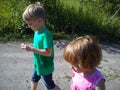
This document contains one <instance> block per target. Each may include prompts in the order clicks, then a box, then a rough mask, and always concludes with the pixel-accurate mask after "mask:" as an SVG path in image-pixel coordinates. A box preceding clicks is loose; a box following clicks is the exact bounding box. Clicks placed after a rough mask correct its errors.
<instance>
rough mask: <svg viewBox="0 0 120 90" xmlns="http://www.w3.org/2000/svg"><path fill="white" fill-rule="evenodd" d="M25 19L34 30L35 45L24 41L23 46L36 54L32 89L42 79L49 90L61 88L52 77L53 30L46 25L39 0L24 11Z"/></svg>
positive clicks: (34, 89)
mask: <svg viewBox="0 0 120 90" xmlns="http://www.w3.org/2000/svg"><path fill="white" fill-rule="evenodd" d="M23 20H24V21H25V22H26V23H27V24H28V26H29V28H31V29H32V30H33V31H34V40H33V46H30V45H27V44H24V43H22V44H21V48H23V49H25V50H27V51H31V52H33V54H34V60H33V61H34V70H33V74H32V77H31V90H36V88H37V84H38V81H39V80H40V79H41V80H42V82H43V83H44V85H45V86H46V88H47V90H60V88H59V87H58V86H56V85H55V83H54V81H53V79H52V72H53V71H54V61H53V60H54V48H53V38H52V34H51V32H50V31H49V30H48V28H47V27H46V26H45V10H44V8H43V7H42V6H41V5H40V3H39V2H37V3H35V4H30V5H29V6H28V7H27V8H26V9H25V11H24V13H23Z"/></svg>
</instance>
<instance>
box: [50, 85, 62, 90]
mask: <svg viewBox="0 0 120 90" xmlns="http://www.w3.org/2000/svg"><path fill="white" fill-rule="evenodd" d="M52 90H61V89H60V88H59V87H58V86H55V87H54V88H53V89H52Z"/></svg>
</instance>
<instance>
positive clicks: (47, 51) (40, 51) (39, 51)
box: [31, 48, 52, 57]
mask: <svg viewBox="0 0 120 90" xmlns="http://www.w3.org/2000/svg"><path fill="white" fill-rule="evenodd" d="M31 51H32V52H35V53H37V54H40V55H43V56H48V57H49V56H51V53H52V49H51V48H47V49H36V48H32V49H31Z"/></svg>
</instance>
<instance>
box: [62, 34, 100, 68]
mask: <svg viewBox="0 0 120 90" xmlns="http://www.w3.org/2000/svg"><path fill="white" fill-rule="evenodd" d="M63 56H64V59H65V60H66V61H67V62H69V63H70V64H72V65H78V64H80V65H81V66H82V67H83V68H85V69H88V70H92V69H94V68H96V67H97V66H98V65H99V64H100V61H101V59H102V52H101V49H100V47H99V46H98V44H97V43H96V41H95V40H94V39H93V38H92V37H91V36H89V35H86V36H83V37H79V38H77V39H75V40H73V41H72V42H71V43H70V44H68V45H67V46H66V48H65V49H64V55H63Z"/></svg>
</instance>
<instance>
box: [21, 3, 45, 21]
mask: <svg viewBox="0 0 120 90" xmlns="http://www.w3.org/2000/svg"><path fill="white" fill-rule="evenodd" d="M38 18H42V19H44V20H45V9H44V8H43V7H42V6H41V5H40V2H36V3H35V4H30V5H29V6H28V7H27V8H26V9H25V11H24V13H23V20H24V21H29V20H31V19H38Z"/></svg>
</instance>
